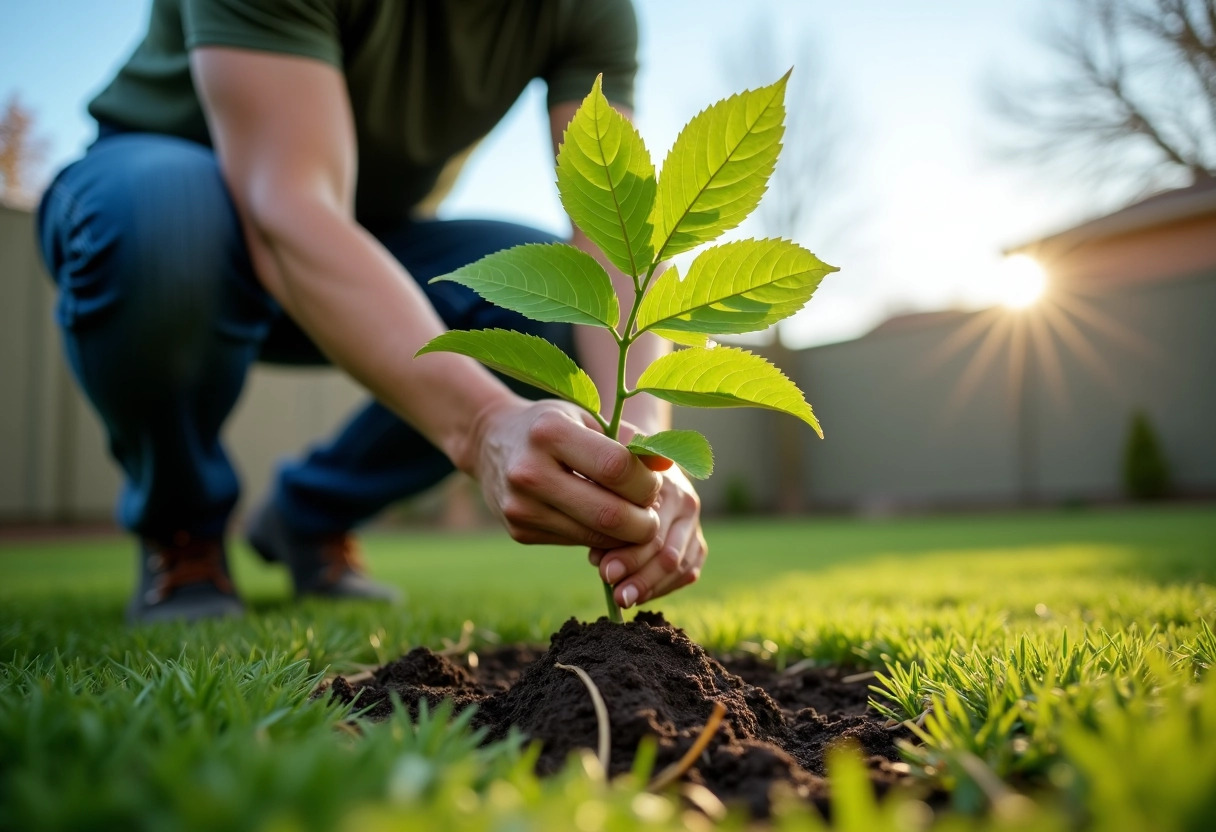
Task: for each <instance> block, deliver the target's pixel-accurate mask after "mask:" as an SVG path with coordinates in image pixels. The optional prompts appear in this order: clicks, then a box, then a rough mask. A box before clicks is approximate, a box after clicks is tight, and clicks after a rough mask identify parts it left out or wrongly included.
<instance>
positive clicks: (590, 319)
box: [418, 73, 836, 621]
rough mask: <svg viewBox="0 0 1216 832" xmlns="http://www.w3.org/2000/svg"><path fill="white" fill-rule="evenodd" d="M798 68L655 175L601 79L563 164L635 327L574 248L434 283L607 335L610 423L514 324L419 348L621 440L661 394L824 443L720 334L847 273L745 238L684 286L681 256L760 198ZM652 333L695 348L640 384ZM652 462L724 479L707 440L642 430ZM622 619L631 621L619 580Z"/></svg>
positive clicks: (783, 386) (707, 125) (556, 353)
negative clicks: (453, 358) (627, 416)
mask: <svg viewBox="0 0 1216 832" xmlns="http://www.w3.org/2000/svg"><path fill="white" fill-rule="evenodd" d="M788 78H789V73H786V75H785V76H784V77H782V78H781V79H780V80H779V81H777V82H776V83H774V84H771V85H769V86H767V87H762V88H760V89H757V90H752V91H748V92H743V93H740V94H738V95H734V96H731V97H730V98H727V99H725V100H723V101H719V102H718V103H716V104H714V105H713V106H711V107H709V108H707V109H706V110H703V111H702V112H701V113H699V114H698V115H697V116H695V117H694V118H693V119H692V121H690V122H689V123H688V124H687V125H686V126H685V127H684V129H683V130H682V131H681V132H680V135H679V136H678V137H677V138H676V141H675V144H674V145H673V146H672V148H671V151H670V152H669V153H668V155H667V159H666V161H665V162H664V164H663V169H662V173H661V175H660V176H656V174H655V169H654V164H653V162H652V161H651V158H650V154H649V152H648V151H647V150H646V146H645V145H644V144H643V142H642V138H641V136H640V135H639V134H638V132H637V130H636V129H634V127H633V125H631V124H630V123H629V121H628V120H626V119H625V118H624V116H622V115H621V114H620V113H618V112H617V111H616V110H614V109H613V108H612V106H611V105H610V104H609V103H608V100H607V99H606V98H605V97H604V94H603V92H602V90H601V86H600V84H601V82H600V79H598V78H597V79H596V82H595V84H594V86H593V87H592V89H591V93H590V94H589V95H588V96H587V98H586V99H584V101H583V103H582V105H581V106H580V107H579V109H578V112H577V113H576V114H575V116H574V118H573V119H572V120H571V122H570V125H569V126H568V127H567V128H566V133H565V136H564V137H563V142H562V146H561V149H560V151H559V152H558V157H557V185H558V190H559V192H560V194H561V199H562V204H563V205H564V206H565V208H566V211H567V212H568V213H569V215H570V218H571V219H572V220H573V221H574V223H575V224H576V225H577V226H578V227H579V228H580V229H582V231H583V232H584V233H586V235H587V237H588V238H589V239H590V240H591V241H592V242H593V243H595V244H596V245H597V246H598V247H599V248H600V250H601V251H602V252H603V253H604V255H605V257H607V259H608V260H609V261H610V262H611V263H612V264H613V265H614V266H616V267H617V268H618V269H620V270H622V271H623V272H624V273H626V274H627V275H629V276H630V277H632V279H633V289H634V293H633V298H632V303H631V304H630V305H629V308H628V309H627V310H626V314H625V323H624V325H623V326H622V325H621V309H620V304H619V301H618V298H617V293H616V292H615V290H614V289H613V285H612V280H611V278H610V277H609V276H608V273H607V272H606V271H605V270H604V268H603V267H602V266H601V265H600V264H599V263H598V262H597V261H596V260H595V258H593V257H592V256H591V255H589V254H587V253H585V252H583V251H581V250H579V249H577V248H574V247H572V246H569V245H562V244H556V245H538V244H530V245H523V246H516V247H515V248H512V249H508V250H506V251H502V252H499V253H497V254H492V255H490V256H488V257H485V258H483V259H481V260H478V261H477V262H476V263H472V264H470V265H468V266H465V267H464V268H461V269H458V270H457V271H455V272H452V273H451V274H448V275H444V276H442V277H438V278H436V280H452V281H455V282H457V283H460V284H462V285H464V286H467V287H469V288H470V289H473V290H474V291H476V292H478V293H479V294H480V295H481V296H482V297H484V298H485V299H486V300H489V301H490V302H492V303H495V304H498V305H499V306H503V307H506V308H508V309H511V310H513V311H515V312H518V313H519V314H521V315H524V316H526V317H528V318H532V319H534V320H538V321H548V322H568V323H577V324H584V325H587V326H597V327H602V328H604V329H606V330H608V331H609V332H611V333H612V335H613V338H614V339H615V340H616V343H617V346H618V348H619V361H618V365H617V366H618V371H617V380H616V391H615V396H614V399H613V401H612V402H611V410H610V415H609V416H607V417H605V416H604V415H603V414H601V412H600V410H601V407H600V405H601V403H600V396H599V392H598V391H597V389H596V386H595V383H594V382H593V381H592V380H591V377H590V376H588V375H587V374H586V373H585V372H583V371H582V370H581V369H579V367H578V366H577V365H576V364H575V363H574V362H573V361H572V360H571V359H570V358H569V357H568V356H567V355H566V354H565V353H563V352H562V351H561V350H560V349H559V348H558V347H556V346H554V345H553V344H551V343H549V342H548V341H546V340H544V339H543V338H538V337H536V336H533V335H526V334H523V333H518V332H510V331H507V330H501V329H492V330H479V331H451V332H446V333H444V334H443V335H440V336H439V337H437V338H434V339H432V340H431V341H430V342H429V343H428V344H426V346H424V347H423V348H422V349H421V350H419V353H418V354H419V355H421V354H423V353H427V352H439V351H447V352H456V353H461V354H462V355H467V356H470V357H472V358H475V359H477V360H479V361H481V362H482V363H484V364H486V365H487V366H489V367H491V368H493V369H495V370H498V371H499V372H501V373H504V374H506V375H508V376H511V377H512V378H516V379H519V380H520V381H523V382H526V383H528V384H531V385H533V386H535V387H537V388H539V389H541V390H544V391H545V392H547V393H550V394H552V395H555V396H560V397H561V398H563V399H566V400H567V401H570V402H573V403H574V404H576V405H578V406H580V407H582V408H583V409H584V410H586V411H587V412H588V413H590V414H591V415H592V416H593V417H594V418H595V419H596V420H597V421H598V422H599V424H600V426H601V427H602V428H603V430H604V432H605V434H607V435H608V436H610V437H611V438H613V439H617V438H618V434H619V431H620V426H621V413H622V410H623V408H624V405H625V401H626V400H627V399H628V398H630V397H631V396H635V395H637V394H638V393H649V394H650V395H652V396H657V397H658V398H660V399H664V400H666V401H668V402H671V403H673V404H677V405H686V406H692V407H748V406H750V407H763V408H769V409H771V410H777V411H780V412H783V413H789V414H791V415H793V416H796V417H798V418H799V419H801V420H802V421H804V422H806V423H807V424H808V425H810V426H811V427H812V428H813V429H814V430H815V432H816V433H818V434H819V435H820V436H822V435H823V432H822V431H821V430H820V427H819V422H818V420H817V419H816V418H815V414H814V413H813V412H812V410H811V406H810V405H809V404H807V402H806V399H805V398H804V397H803V395H802V392H801V391H800V390H799V389H798V387H797V386H796V385H795V384H794V383H793V382H792V381H790V380H789V379H788V378H786V377H785V376H784V375H783V374H782V373H781V371H780V370H778V369H777V368H776V367H775V366H773V365H772V364H770V363H769V362H768V361H765V360H764V359H763V358H761V357H760V356H757V355H754V354H752V353H750V352H747V351H746V350H741V349H736V348H733V347H722V346H716V345H715V344H714V343H713V342H712V341H711V340H710V337H711V336H716V335H724V334H739V333H745V332H757V331H760V330H763V329H766V328H768V327H769V326H771V325H773V324H775V323H776V322H778V321H780V320H782V319H784V318H787V317H789V316H790V315H793V314H794V313H795V312H797V311H798V310H799V309H801V308H802V307H803V306H804V305H805V304H806V302H807V301H808V300H810V298H811V295H812V294H813V293H814V291H815V289H816V288H817V287H818V286H819V283H820V281H821V280H822V279H823V277H824V275H826V274H828V273H830V272H833V271H836V269H835V267H833V266H829V265H827V264H825V263H823V262H822V261H821V260H819V258H817V257H816V256H815V255H813V254H811V253H810V252H809V251H807V250H805V249H803V248H802V247H801V246H798V245H797V244H795V243H793V242H790V241H789V240H782V239H763V240H740V241H735V242H728V243H724V244H722V245H718V246H714V247H712V248H708V249H706V250H705V251H703V252H701V253H700V254H699V255H698V256H697V257H696V259H695V260H693V261H692V263H691V265H690V266H689V267H688V273H687V275H685V276H684V277H683V278H681V276H680V275H679V273H678V272H677V270H676V269H675V268H670V269H667V270H666V271H665V272H662V273H661V274H659V275H658V276H657V277H656V274H657V273H658V272H659V267H660V265H661V264H662V263H663V262H664V261H665V260H667V259H668V258H670V257H673V256H675V255H677V254H681V253H683V252H686V251H690V250H692V249H694V248H696V247H697V246H699V245H701V244H702V243H707V242H710V241H712V240H714V239H716V238H717V237H718V236H720V235H721V234H722V233H724V232H726V231H729V230H730V229H732V228H734V227H736V226H737V225H738V224H739V223H740V222H742V221H743V220H744V219H745V218H746V217H747V216H748V214H750V213H751V212H752V210H753V209H754V208H755V207H756V205H757V204H758V203H759V202H760V198H761V196H763V194H764V191H765V189H766V187H767V183H768V179H769V177H770V176H771V175H772V172H773V167H774V165H775V164H776V162H777V155H778V153H779V152H780V150H781V137H782V134H783V132H784V122H785V105H784V99H785V87H786V81H787V80H788ZM646 332H652V333H655V334H657V335H660V336H662V337H665V338H668V339H670V340H672V341H674V342H676V343H678V344H683V345H685V346H686V347H688V348H687V349H683V350H679V351H677V352H673V353H670V354H668V355H665V356H663V357H662V358H659V359H658V360H656V361H655V362H654V363H653V364H651V365H650V367H648V368H647V369H645V370H644V371H643V372H642V374H641V376H640V377H639V378H638V381H637V386H636V387H634V388H632V389H630V388H629V387H628V386H627V380H626V377H625V367H626V356H627V355H628V352H629V347H630V346H631V345H632V344H633V343H635V342H636V341H637V339H638V338H640V337H641V336H642V335H643V334H644V333H646ZM627 447H628V448H629V449H630V450H631V451H633V452H634V453H635V454H638V455H639V456H655V457H665V458H667V459H670V460H673V461H674V462H676V463H677V464H679V465H680V467H681V468H683V469H684V470H685V471H686V472H687V473H688V474H689V476H692V477H696V478H704V477H707V476H709V474H710V473H711V471H712V470H713V453H712V451H711V449H710V447H709V443H708V441H706V439H705V437H704V436H702V435H701V434H699V433H697V432H696V431H689V430H667V431H661V432H659V433H656V434H654V435H652V436H634V437H632V438H631V439H630V440H629V443H628V445H627ZM605 597H606V599H607V603H608V612H609V617H610V618H611V619H612V620H614V621H621V620H622V619H621V612H620V609H619V608H618V607H617V605H616V602H615V601H614V600H613V598H612V588H611V587H610V586H608V585H605Z"/></svg>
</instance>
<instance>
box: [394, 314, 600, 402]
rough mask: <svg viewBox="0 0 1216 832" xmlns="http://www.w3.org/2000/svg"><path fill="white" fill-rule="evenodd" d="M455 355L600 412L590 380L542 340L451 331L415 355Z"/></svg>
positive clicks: (505, 333)
mask: <svg viewBox="0 0 1216 832" xmlns="http://www.w3.org/2000/svg"><path fill="white" fill-rule="evenodd" d="M428 352H456V353H460V354H461V355H467V356H469V357H470V358H476V359H477V360H478V361H480V362H481V363H482V364H485V365H486V366H487V367H490V368H491V369H494V370H498V372H500V373H503V374H504V375H508V376H510V377H511V378H514V379H518V380H519V381H522V382H524V383H525V384H531V385H532V386H533V387H539V388H540V389H541V390H544V391H545V392H546V393H552V394H553V395H554V396H560V397H561V398H563V399H566V400H567V401H571V402H574V403H575V404H577V405H579V406H580V407H582V408H583V409H584V410H587V411H589V412H591V413H599V412H600V394H599V391H598V390H596V387H595V382H593V381H592V380H591V376H589V375H587V374H586V373H584V372H583V371H582V370H581V369H579V367H578V365H577V364H575V363H574V361H573V360H571V358H570V356H568V355H566V354H565V353H564V352H562V351H561V350H560V349H558V348H557V347H555V346H554V345H553V344H550V343H549V342H548V341H546V340H545V339H544V338H540V337H538V336H536V335H527V334H525V333H522V332H512V331H511V330H507V329H477V330H452V331H450V332H445V333H443V334H442V335H439V336H437V337H435V338H432V339H431V340H430V341H428V342H427V343H426V344H425V345H423V347H422V349H420V350H418V352H417V353H416V355H423V354H425V353H428Z"/></svg>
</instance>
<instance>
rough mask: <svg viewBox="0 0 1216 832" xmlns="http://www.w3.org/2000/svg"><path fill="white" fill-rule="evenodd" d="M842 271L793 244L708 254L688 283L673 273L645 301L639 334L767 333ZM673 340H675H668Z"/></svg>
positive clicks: (742, 244)
mask: <svg viewBox="0 0 1216 832" xmlns="http://www.w3.org/2000/svg"><path fill="white" fill-rule="evenodd" d="M834 271H837V269H836V268H835V267H834V266H829V265H827V264H826V263H824V262H823V261H822V260H820V259H819V258H818V257H816V256H815V255H813V254H811V253H810V252H809V251H807V250H806V249H804V248H802V247H801V246H799V245H797V244H796V243H791V242H790V241H789V240H777V239H774V240H739V241H737V242H733V243H726V244H725V245H721V246H714V247H713V248H709V249H706V250H705V251H703V252H701V254H699V255H698V256H697V259H696V260H694V261H693V263H692V266H691V267H689V270H688V276H687V277H685V278H684V279H683V280H681V279H680V276H679V274H678V273H677V272H676V270H675V269H674V268H672V269H668V270H667V271H666V272H665V273H664V274H663V275H662V276H661V277H660V278H659V279H658V280H656V281H655V283H654V286H653V288H651V290H650V291H649V292H648V293H647V295H646V297H645V298H644V299H643V300H642V306H641V308H640V309H639V310H638V321H637V327H638V330H639V331H641V330H646V329H652V328H653V329H655V330H656V331H663V332H664V333H668V332H697V333H704V334H706V335H724V334H738V333H742V332H756V331H759V330H762V329H767V328H768V327H769V326H771V325H772V324H775V323H776V322H777V321H780V320H782V319H784V318H787V317H789V316H790V315H792V314H794V313H795V312H797V311H798V310H799V309H801V308H802V307H803V306H805V305H806V302H807V301H808V300H810V299H811V295H813V294H814V293H815V289H817V288H818V287H819V283H820V282H821V281H822V280H823V277H824V275H826V274H829V273H831V272H834ZM668 337H669V336H668Z"/></svg>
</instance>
